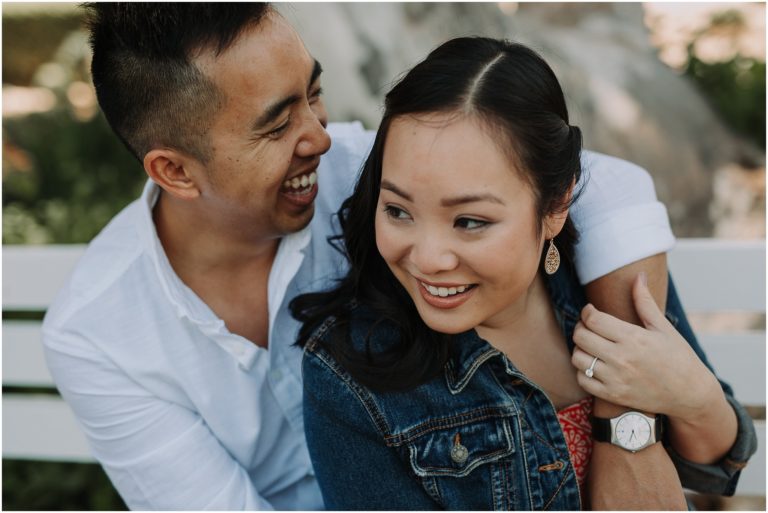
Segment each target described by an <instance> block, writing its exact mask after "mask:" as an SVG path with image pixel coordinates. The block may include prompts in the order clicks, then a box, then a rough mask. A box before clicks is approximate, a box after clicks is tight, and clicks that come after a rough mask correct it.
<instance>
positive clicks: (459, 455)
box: [451, 444, 469, 465]
mask: <svg viewBox="0 0 768 513" xmlns="http://www.w3.org/2000/svg"><path fill="white" fill-rule="evenodd" d="M468 457H469V451H468V450H467V448H466V447H464V446H463V445H461V444H459V445H454V446H453V447H452V448H451V459H452V460H453V461H455V462H456V463H458V464H459V465H461V464H462V463H464V462H465V461H467V458H468Z"/></svg>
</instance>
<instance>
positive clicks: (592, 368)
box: [584, 356, 598, 378]
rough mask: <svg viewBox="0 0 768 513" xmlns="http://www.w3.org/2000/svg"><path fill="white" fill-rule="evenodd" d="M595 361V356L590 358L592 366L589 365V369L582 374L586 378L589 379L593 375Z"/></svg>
mask: <svg viewBox="0 0 768 513" xmlns="http://www.w3.org/2000/svg"><path fill="white" fill-rule="evenodd" d="M597 360H598V358H597V356H595V357H594V358H592V364H590V366H589V368H588V369H587V370H585V371H584V374H586V375H587V377H588V378H591V377H592V376H594V375H595V364H596V363H597Z"/></svg>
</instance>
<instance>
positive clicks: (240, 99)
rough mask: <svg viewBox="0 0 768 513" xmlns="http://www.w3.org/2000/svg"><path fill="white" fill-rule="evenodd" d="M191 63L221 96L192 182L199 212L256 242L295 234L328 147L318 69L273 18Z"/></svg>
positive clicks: (308, 209) (310, 204)
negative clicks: (207, 152) (208, 152)
mask: <svg viewBox="0 0 768 513" xmlns="http://www.w3.org/2000/svg"><path fill="white" fill-rule="evenodd" d="M197 64H198V66H199V67H200V68H201V69H202V71H203V72H204V73H205V74H206V75H207V76H208V77H210V78H211V79H212V80H213V81H214V82H215V83H216V85H217V87H218V88H219V89H220V91H221V92H222V93H223V96H224V98H225V99H224V103H223V106H222V108H221V109H220V110H219V112H218V113H217V114H216V115H215V116H214V119H213V122H212V124H211V126H210V129H209V133H208V137H209V140H210V142H211V147H212V149H213V152H212V153H213V156H212V158H211V159H210V160H209V162H207V163H206V165H205V167H206V173H204V176H199V177H198V182H199V183H198V185H199V187H200V190H201V199H202V201H203V202H204V205H205V207H204V208H205V209H206V214H208V215H211V216H217V220H218V221H219V223H220V224H225V225H226V226H229V227H234V228H235V229H242V230H243V232H244V233H253V234H256V235H257V236H259V237H262V238H275V237H281V236H284V235H286V234H289V233H292V232H295V231H298V230H300V229H302V228H303V227H305V226H306V225H307V224H308V223H309V221H310V220H311V219H312V214H313V213H314V199H315V196H316V195H317V174H316V171H317V166H318V163H319V161H320V155H322V154H323V153H325V152H326V151H328V149H329V148H330V145H331V140H330V137H329V136H328V133H327V132H326V131H325V126H326V125H327V122H328V120H327V113H326V111H325V107H324V106H323V102H322V100H321V98H320V93H321V90H320V77H319V74H320V66H319V64H318V63H317V62H316V61H315V59H314V58H313V57H312V56H311V55H309V53H308V52H307V50H306V48H305V47H304V44H303V43H302V41H301V39H300V38H299V36H298V34H296V32H295V31H294V30H293V28H292V27H291V26H290V25H289V24H288V23H287V22H286V21H285V20H283V18H281V17H280V16H279V15H276V14H270V15H268V16H267V17H265V18H264V19H263V20H262V21H261V23H260V24H259V25H258V26H256V27H252V28H248V29H247V30H246V31H245V32H244V33H243V34H242V35H241V36H240V38H239V39H238V40H237V41H236V42H235V44H234V45H233V46H232V47H230V48H229V49H227V50H226V51H225V52H223V53H222V54H220V55H218V56H217V55H215V54H214V52H212V51H206V52H203V53H202V54H201V55H200V56H199V57H198V58H197Z"/></svg>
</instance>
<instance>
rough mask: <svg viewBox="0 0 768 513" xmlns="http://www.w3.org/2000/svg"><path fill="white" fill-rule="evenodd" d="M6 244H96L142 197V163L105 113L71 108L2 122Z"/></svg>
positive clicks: (144, 176)
mask: <svg viewBox="0 0 768 513" xmlns="http://www.w3.org/2000/svg"><path fill="white" fill-rule="evenodd" d="M3 125H4V126H3V128H4V133H3V138H4V139H5V140H4V146H7V147H9V148H15V149H16V152H17V153H18V154H19V155H20V157H19V158H17V159H16V160H17V162H16V163H14V162H11V161H10V159H4V162H3V164H4V166H3V167H4V170H3V175H4V177H3V243H4V244H25V243H27V244H28V243H75V242H88V241H90V240H91V239H92V238H93V237H94V236H95V235H96V234H97V233H98V232H99V230H101V228H102V227H103V226H104V225H105V224H106V223H107V222H108V221H109V219H110V218H112V216H114V215H115V214H116V213H117V212H118V211H120V209H122V208H123V207H124V206H125V205H126V204H128V203H129V202H130V201H132V200H133V199H135V198H136V197H137V196H138V195H139V194H140V193H141V187H142V185H143V183H144V181H145V180H146V175H145V174H144V172H143V170H142V169H141V166H140V165H139V163H138V162H137V161H136V159H135V158H134V157H133V156H132V155H131V154H130V153H129V152H128V150H126V149H125V148H124V147H123V145H122V143H121V142H120V141H119V140H118V139H117V138H116V137H115V136H114V135H113V134H112V132H111V130H110V129H109V127H108V126H107V123H106V121H105V120H104V118H103V117H102V116H101V115H99V116H96V117H94V118H93V119H91V120H89V121H85V122H82V121H79V120H77V119H76V118H75V117H74V116H73V115H72V114H71V113H70V112H69V111H68V109H66V108H58V109H55V110H53V111H50V112H47V113H42V114H31V115H28V116H25V117H22V118H10V119H6V120H4V121H3Z"/></svg>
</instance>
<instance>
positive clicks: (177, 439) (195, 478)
mask: <svg viewBox="0 0 768 513" xmlns="http://www.w3.org/2000/svg"><path fill="white" fill-rule="evenodd" d="M43 339H44V343H45V352H46V359H47V361H48V367H49V369H50V371H51V374H52V375H53V377H54V380H55V382H56V385H57V387H58V389H59V391H60V393H61V395H62V396H63V397H64V399H65V400H66V401H67V403H68V404H69V406H70V407H71V408H72V410H73V411H74V413H75V416H76V418H77V420H78V422H79V424H80V426H81V427H82V429H83V430H84V432H85V435H86V438H87V439H88V443H89V445H90V447H91V450H92V452H93V454H94V456H95V457H96V459H97V460H98V461H99V462H100V463H101V465H102V466H103V467H104V470H105V471H106V473H107V475H109V477H110V479H111V480H112V483H113V485H114V486H115V488H116V489H117V491H118V492H119V493H120V495H121V497H122V498H123V500H124V501H125V503H126V505H127V506H128V507H129V508H130V509H132V510H133V509H137V510H271V509H273V508H272V506H271V505H270V504H269V503H268V502H267V501H266V500H265V499H264V498H262V497H260V496H259V494H258V492H257V491H256V489H255V487H254V485H253V483H252V481H251V480H250V478H249V476H248V473H247V472H246V470H245V469H244V468H243V467H242V466H241V465H240V464H239V463H238V462H237V461H235V460H234V459H233V458H232V457H231V455H230V454H229V453H228V452H227V451H226V449H225V448H224V447H223V446H222V445H221V444H220V443H219V441H218V440H217V439H216V437H215V436H214V435H213V433H212V432H211V431H210V430H209V429H208V426H207V425H206V423H205V422H204V421H203V420H202V418H201V417H200V416H199V415H198V414H196V413H195V412H194V411H192V410H189V409H188V408H185V407H183V406H181V405H179V404H177V403H173V402H170V401H167V400H164V399H162V398H160V397H156V396H154V395H153V394H152V393H150V392H149V391H147V390H146V389H145V388H143V387H142V386H141V385H140V384H139V383H136V382H135V381H134V380H132V379H131V377H130V376H128V375H126V374H125V373H124V372H123V371H122V370H121V369H120V368H119V367H118V366H116V365H115V364H114V363H113V362H112V361H111V360H110V359H109V358H108V357H107V356H106V355H105V354H104V353H103V352H101V351H100V350H99V349H98V348H96V347H95V346H94V345H93V344H91V343H89V342H88V341H87V340H85V339H84V338H83V337H81V336H79V335H76V334H72V333H62V332H60V331H52V330H47V331H44V333H43Z"/></svg>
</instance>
